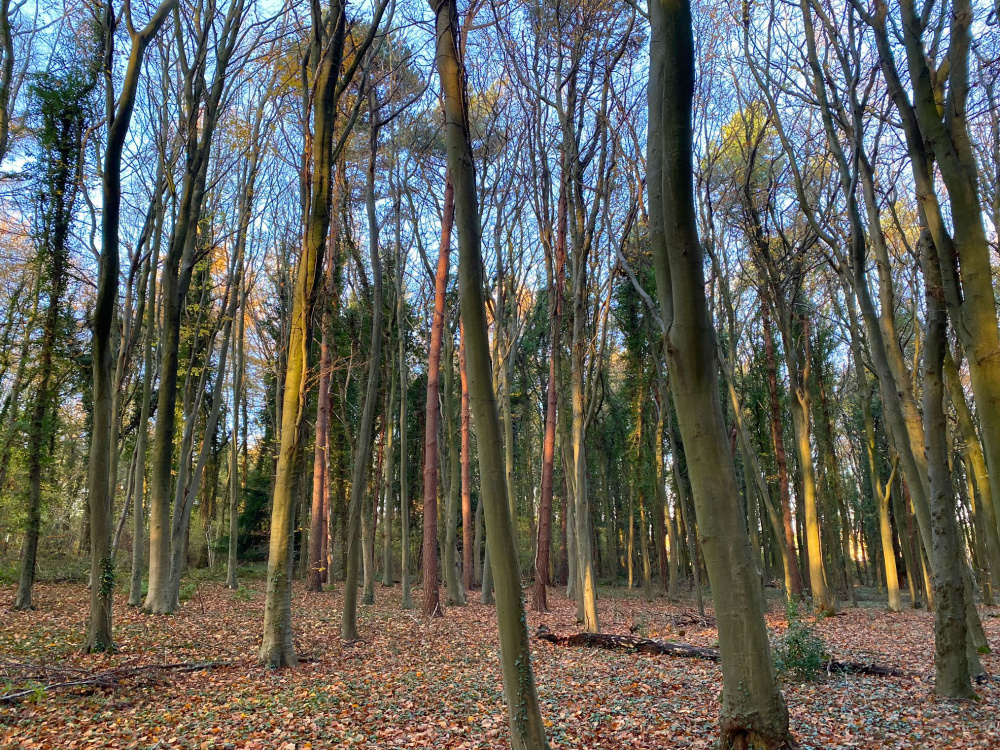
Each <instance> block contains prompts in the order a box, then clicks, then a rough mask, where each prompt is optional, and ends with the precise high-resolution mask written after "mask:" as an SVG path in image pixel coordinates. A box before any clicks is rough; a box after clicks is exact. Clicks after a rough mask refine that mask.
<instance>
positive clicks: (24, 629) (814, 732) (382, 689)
mask: <svg viewBox="0 0 1000 750" xmlns="http://www.w3.org/2000/svg"><path fill="white" fill-rule="evenodd" d="M340 588H341V587H340V585H338V586H337V590H336V591H333V592H325V593H322V594H307V593H306V592H305V591H304V590H303V588H301V587H300V586H299V585H298V584H296V589H295V593H294V601H293V607H294V624H295V633H296V646H297V648H298V651H299V654H300V655H307V656H308V661H306V662H305V663H303V664H302V665H301V666H300V667H299V668H298V669H295V670H283V671H270V670H267V669H264V668H262V667H259V666H257V664H256V662H255V655H256V651H257V647H258V642H259V637H260V628H261V619H262V615H263V605H264V596H263V593H262V583H261V582H260V581H256V582H253V583H252V584H251V588H249V589H241V591H240V592H238V593H234V592H232V591H229V590H227V589H225V588H223V587H222V586H221V585H218V584H214V583H207V584H201V585H200V587H199V589H198V590H197V591H196V592H195V594H194V596H193V598H192V599H191V600H190V601H188V602H187V603H186V604H185V605H184V606H183V608H182V610H181V611H180V612H179V613H178V614H176V615H174V616H170V617H157V616H151V615H145V614H142V613H141V612H138V611H136V610H134V609H131V608H129V607H126V606H124V602H123V599H122V598H121V597H119V598H118V599H116V602H117V603H116V607H115V617H116V620H115V634H116V641H117V644H118V646H119V651H118V653H116V654H113V655H105V656H86V655H84V654H82V653H80V651H79V646H80V644H81V642H82V637H83V633H84V624H85V621H86V617H87V602H88V598H87V597H88V595H87V592H86V590H85V589H84V587H82V586H79V585H65V584H52V585H45V584H39V585H38V586H37V587H36V589H37V605H38V609H37V610H36V611H33V612H10V611H4V612H3V613H2V618H0V657H3V658H4V659H6V663H7V664H8V667H9V665H10V664H12V663H14V662H16V663H17V664H20V665H21V670H22V674H27V672H28V671H30V669H28V668H27V667H26V666H25V665H35V666H34V667H33V668H34V669H35V671H36V672H37V671H38V667H37V665H38V664H39V663H46V664H50V665H52V667H53V668H52V670H51V671H52V673H53V674H58V673H68V672H72V671H74V670H85V672H86V673H106V672H109V671H111V670H115V671H114V674H117V675H122V674H125V675H127V676H125V677H123V678H121V679H116V680H115V681H114V684H103V685H96V686H95V685H90V686H84V687H82V688H75V687H69V688H64V689H59V690H55V691H52V692H50V693H44V694H43V693H41V692H40V691H39V692H36V693H35V694H34V695H32V696H31V697H30V698H29V699H27V700H22V701H20V702H19V703H17V704H16V705H10V704H0V747H2V748H8V747H10V748H60V749H62V748H67V749H69V748H154V747H155V748H245V749H247V750H249V749H250V748H260V749H261V750H263V749H264V748H281V749H283V750H289V749H290V748H295V749H296V750H303V749H304V748H340V747H348V748H353V747H357V748H407V747H411V748H413V747H416V748H424V747H434V748H495V747H504V746H506V734H507V728H506V725H507V720H506V713H505V709H504V705H503V700H502V686H501V682H500V668H499V661H498V654H497V637H496V623H495V619H494V612H493V608H492V607H486V606H483V605H480V604H478V603H472V604H469V605H468V606H466V607H449V608H447V611H446V613H445V617H444V618H437V619H434V620H426V619H424V618H423V617H421V616H419V615H418V614H416V613H415V612H405V611H403V610H401V609H400V607H399V588H398V587H396V588H395V589H393V590H388V589H382V588H380V589H378V590H377V591H376V595H377V599H378V603H377V604H376V605H375V606H374V607H362V608H361V610H360V621H359V625H360V629H361V633H362V641H360V642H357V643H354V644H353V645H350V646H345V645H343V644H342V643H341V640H340V638H339V618H340V601H341V598H340ZM0 596H2V597H3V600H4V601H6V600H9V599H10V597H12V596H13V590H7V589H5V590H0ZM473 598H476V597H473ZM549 601H550V606H552V611H551V612H550V613H547V614H544V615H537V614H535V613H529V616H528V626H529V628H530V631H531V632H534V631H535V629H536V628H537V627H538V626H539V625H542V624H544V625H545V626H547V627H549V628H551V629H552V630H554V631H557V632H569V631H572V630H575V629H576V627H575V624H574V612H575V607H574V605H573V604H572V602H569V601H568V600H566V599H565V598H564V597H563V596H561V595H560V594H559V593H558V592H557V591H556V590H553V592H552V593H551V594H550V597H549ZM599 604H600V614H601V624H602V627H603V628H604V629H605V630H606V631H607V632H613V633H628V632H633V633H636V634H638V635H641V636H643V637H651V638H663V639H671V640H677V641H683V642H685V643H690V644H693V645H698V646H713V645H715V642H716V639H717V634H716V631H715V629H714V627H713V626H712V625H711V623H712V622H713V621H712V620H710V619H709V620H707V621H701V622H698V621H697V618H690V617H687V618H682V617H680V616H681V615H682V614H683V613H685V612H688V613H690V611H691V610H690V603H686V604H683V605H676V604H670V603H668V602H666V601H665V600H662V599H660V600H657V601H655V602H653V603H647V602H645V601H642V600H641V599H640V598H638V597H636V596H634V595H632V594H626V593H625V592H622V591H616V592H615V593H614V595H613V596H612V595H609V594H605V596H604V597H603V598H602V599H601V600H600V602H599ZM772 609H777V606H776V603H775V602H772ZM992 614H996V612H995V611H994V612H984V618H983V619H984V624H985V626H986V629H987V634H988V635H989V636H990V638H991V640H992V642H993V643H994V644H995V645H997V646H1000V621H998V619H997V618H995V617H992V616H990V615H992ZM692 620H695V621H692ZM769 625H770V626H771V628H772V633H775V634H777V633H778V632H780V631H781V630H782V629H783V628H784V625H785V623H784V616H783V615H782V614H777V613H772V614H771V615H770V616H769ZM816 628H817V631H818V632H819V633H820V634H821V635H822V636H823V638H824V639H825V640H826V642H827V644H828V646H829V649H830V652H831V654H832V655H833V656H834V657H835V658H837V659H843V660H854V661H877V662H879V663H881V664H885V665H889V666H896V667H900V668H904V669H906V670H909V671H911V672H914V673H916V674H917V675H918V677H917V678H903V679H900V678H880V677H860V676H853V675H848V676H834V677H828V678H826V679H824V680H821V681H820V682H816V683H809V684H795V683H787V684H785V685H784V692H785V697H786V700H787V702H788V706H789V711H790V714H791V718H792V728H793V732H794V734H795V736H796V737H797V738H798V740H799V742H800V744H801V746H802V747H803V748H805V749H808V748H816V749H819V748H823V750H829V749H832V748H865V749H868V748H900V749H902V748H980V747H982V748H987V747H995V746H996V742H997V736H998V735H1000V682H998V681H997V680H996V679H990V680H989V681H988V682H987V683H986V684H984V685H981V686H979V687H978V688H977V690H978V693H979V695H980V696H981V700H980V701H978V702H975V703H951V702H947V701H942V700H938V699H935V698H934V697H933V696H932V680H933V615H930V614H928V613H926V612H922V611H918V612H914V611H909V612H904V613H902V614H895V615H892V614H888V613H886V612H882V611H880V610H879V609H876V608H864V609H854V610H845V612H844V614H842V615H840V616H837V617H832V618H827V619H824V620H820V621H819V622H817V623H816ZM682 631H683V635H681V632H682ZM532 649H533V650H532V656H533V664H534V668H535V676H536V679H537V683H538V691H539V696H540V698H541V701H542V712H543V716H544V717H545V723H546V726H547V727H548V732H549V738H550V743H551V746H552V747H553V748H624V747H628V748H707V747H709V746H710V745H711V743H712V741H713V738H714V734H715V722H716V718H717V715H718V710H719V706H718V703H717V701H718V695H719V691H720V687H721V685H720V680H721V672H720V669H719V666H718V665H716V664H713V663H711V662H707V661H701V660H695V659H687V658H674V657H669V656H646V655H641V654H633V653H622V652H614V651H603V650H596V649H584V648H561V647H558V646H554V645H550V644H547V643H544V642H540V641H537V640H534V639H533V641H532ZM209 661H210V662H216V663H221V664H218V665H217V666H215V668H213V669H211V670H207V671H195V672H183V671H176V670H175V671H160V670H154V669H143V670H134V669H131V668H133V667H138V666H142V665H152V664H168V663H169V664H177V663H182V662H185V663H186V662H198V663H200V662H209ZM983 661H984V666H985V667H986V668H987V670H988V671H989V672H990V673H991V674H993V673H996V672H997V671H998V670H1000V658H998V657H997V656H994V655H988V656H985V657H984V658H983ZM2 664H3V660H2V659H0V665H2ZM60 670H62V672H60ZM10 671H11V670H10V669H8V672H10ZM14 678H16V675H14ZM12 679H13V678H12V677H11V676H8V677H7V678H6V681H7V682H11V681H12ZM53 681H55V680H53ZM3 682H4V678H3V677H2V676H0V694H2V693H3V692H7V691H8V690H10V689H12V688H13V687H19V686H18V685H14V686H6V687H5V685H3V684H2V683H3Z"/></svg>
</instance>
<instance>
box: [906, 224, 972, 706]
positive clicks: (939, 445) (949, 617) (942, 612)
mask: <svg viewBox="0 0 1000 750" xmlns="http://www.w3.org/2000/svg"><path fill="white" fill-rule="evenodd" d="M919 247H920V250H921V253H920V254H921V261H922V264H923V267H924V284H925V289H926V300H927V313H926V331H925V339H926V345H925V351H924V434H925V436H926V439H927V471H928V478H929V481H930V488H931V493H930V504H931V529H932V534H933V536H932V540H933V542H932V544H931V550H932V553H933V570H934V593H935V598H936V604H937V606H936V607H935V610H934V667H935V676H934V692H935V693H937V694H938V695H942V696H945V697H947V698H971V697H973V696H974V695H975V693H974V692H973V690H972V684H971V682H970V673H969V662H968V659H967V655H966V638H967V637H968V632H967V626H966V615H965V600H964V592H963V588H964V587H965V582H964V580H963V566H964V561H963V559H962V551H961V548H960V546H959V545H960V540H959V534H958V523H957V520H956V518H955V494H954V490H953V488H952V481H951V471H950V469H949V467H948V440H947V422H946V418H945V411H944V376H943V367H944V353H945V349H946V348H947V346H948V339H947V335H948V334H947V326H948V308H947V305H946V303H945V301H944V295H943V291H942V286H941V284H942V282H941V271H940V267H939V266H938V259H937V251H936V248H935V247H934V243H933V241H932V240H931V239H930V236H929V233H928V232H926V230H925V231H924V233H923V234H922V235H921V238H920V242H919Z"/></svg>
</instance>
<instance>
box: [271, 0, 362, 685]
mask: <svg viewBox="0 0 1000 750" xmlns="http://www.w3.org/2000/svg"><path fill="white" fill-rule="evenodd" d="M330 6H331V7H330V11H329V13H330V17H331V19H332V23H333V30H332V36H331V37H330V38H329V39H327V38H325V36H326V34H325V33H324V31H323V29H324V26H325V24H324V20H323V19H322V18H320V17H319V13H320V10H319V9H318V8H314V12H313V18H312V24H313V28H312V55H314V56H315V57H314V62H315V65H316V68H315V79H314V86H313V92H314V97H315V98H314V101H313V112H312V114H313V147H314V149H315V153H314V154H313V155H312V159H313V162H314V165H313V166H314V167H315V168H314V169H312V170H311V171H309V166H310V165H309V164H308V155H307V157H306V159H305V160H304V165H303V171H304V172H309V174H310V179H309V180H304V183H305V184H304V185H303V189H305V190H308V193H309V200H308V202H307V203H308V205H307V206H306V207H305V210H304V211H303V223H304V225H305V226H304V231H303V242H302V253H301V254H300V256H299V261H298V267H297V269H296V274H295V287H294V296H293V298H292V317H291V324H290V328H289V336H288V347H287V358H286V364H285V368H284V395H283V398H282V399H280V401H281V436H280V447H279V450H278V456H277V466H276V470H275V478H274V495H273V500H272V503H271V533H270V545H269V548H268V558H267V596H266V600H265V604H264V635H263V638H262V641H261V646H260V651H259V652H258V657H257V658H258V660H259V661H260V662H261V663H262V664H264V665H266V666H268V667H271V668H278V667H293V666H295V665H296V664H297V663H298V659H297V657H296V655H295V646H294V644H293V642H292V569H291V568H292V546H293V545H292V540H293V536H294V533H295V497H294V494H293V493H294V489H295V479H296V477H295V475H296V471H297V468H298V465H299V461H298V457H299V453H300V449H301V446H300V445H299V440H300V437H301V436H302V432H303V431H302V430H301V424H302V422H303V419H304V416H305V415H304V414H303V412H304V411H305V400H306V394H307V393H308V390H307V389H308V384H309V378H308V361H307V359H308V358H307V356H306V355H307V352H308V351H309V344H310V341H311V338H312V325H311V323H312V312H313V305H314V303H315V299H316V293H317V291H318V290H319V286H320V284H321V283H322V282H321V279H322V269H323V256H324V254H325V252H326V244H327V235H328V234H329V231H330V214H331V204H332V197H333V190H332V187H331V181H332V180H333V171H334V163H335V161H334V154H333V134H334V126H335V122H336V102H335V96H334V95H335V92H336V89H337V80H338V74H339V72H340V62H341V57H342V53H343V48H344V38H345V34H346V8H345V7H344V5H343V4H342V3H340V2H337V0H333V1H332V2H331V3H330ZM376 21H377V17H376ZM321 49H323V54H322V56H321V55H320V50H321Z"/></svg>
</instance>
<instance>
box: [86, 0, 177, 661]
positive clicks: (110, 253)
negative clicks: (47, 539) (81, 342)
mask: <svg viewBox="0 0 1000 750" xmlns="http://www.w3.org/2000/svg"><path fill="white" fill-rule="evenodd" d="M175 4H176V0H163V2H162V3H161V4H160V6H159V7H157V9H156V12H155V13H154V14H153V17H152V18H151V19H150V21H149V23H148V24H147V25H146V27H145V28H144V29H142V30H141V31H138V32H136V31H134V30H132V29H129V36H130V37H131V42H132V48H131V50H130V52H129V60H128V66H127V67H126V69H125V75H124V79H123V85H122V93H121V95H120V96H119V97H118V106H117V110H116V107H115V96H114V92H113V90H112V88H111V85H110V81H111V76H112V73H111V70H110V69H109V68H105V69H104V70H103V71H102V72H103V73H104V75H105V78H106V79H107V81H108V89H107V113H106V118H107V127H108V142H107V148H106V150H105V154H104V175H103V185H102V212H101V238H102V243H103V246H102V248H101V255H100V258H99V259H98V280H97V298H96V300H95V304H94V314H93V329H92V330H93V335H92V339H91V342H92V343H91V348H92V359H93V374H94V390H93V417H92V423H91V425H92V426H91V444H90V466H89V471H88V478H87V493H88V501H87V506H88V509H89V514H90V580H91V582H92V585H91V587H90V623H89V627H88V633H87V644H86V650H87V651H88V652H94V651H110V650H112V649H113V648H114V641H113V638H112V627H111V599H112V595H113V593H114V567H113V561H112V559H111V555H110V552H111V549H110V546H111V506H112V492H113V488H112V487H111V486H110V481H109V480H110V465H109V464H110V461H111V453H112V445H111V422H112V419H113V418H114V415H113V414H112V393H111V391H112V388H113V387H114V385H113V383H112V373H111V364H112V353H111V343H112V342H111V338H112V325H113V323H114V315H115V307H116V305H117V300H118V269H119V261H118V252H119V225H120V220H121V161H122V149H123V147H124V145H125V140H126V138H127V136H128V131H129V126H130V125H131V123H132V112H133V109H134V107H135V100H136V93H137V91H138V87H139V77H140V75H141V73H142V62H143V57H144V55H145V52H146V47H147V46H148V45H149V42H150V41H152V38H153V37H154V36H155V35H156V33H157V32H158V31H159V29H160V27H161V26H162V25H163V22H164V21H165V20H166V18H167V16H168V15H169V14H170V13H171V11H172V10H173V8H174V6H175ZM117 19H118V17H117V16H116V14H115V11H114V9H113V8H112V6H111V3H107V4H106V6H105V9H104V17H103V22H104V40H105V49H104V60H105V61H107V62H106V64H110V61H112V60H113V59H114V37H115V26H116V25H117ZM159 419H160V417H158V418H157V422H159Z"/></svg>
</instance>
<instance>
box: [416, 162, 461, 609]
mask: <svg viewBox="0 0 1000 750" xmlns="http://www.w3.org/2000/svg"><path fill="white" fill-rule="evenodd" d="M454 196H455V191H454V187H453V185H452V180H451V177H450V175H449V177H448V178H447V179H446V181H445V186H444V218H443V220H442V223H441V249H440V251H439V253H438V266H437V275H436V276H435V278H434V318H433V322H432V323H431V343H430V351H429V352H428V353H427V419H426V422H425V425H426V428H425V431H424V549H423V567H424V605H423V610H424V614H425V615H427V616H428V617H437V616H439V615H441V614H442V611H441V599H440V595H439V593H438V547H437V513H438V510H437V495H438V460H439V457H438V434H439V432H440V423H439V417H440V409H441V404H440V398H439V393H440V377H441V341H442V335H443V331H444V306H445V294H446V293H447V290H448V256H449V255H450V253H451V227H452V224H453V222H454V212H455V197H454Z"/></svg>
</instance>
